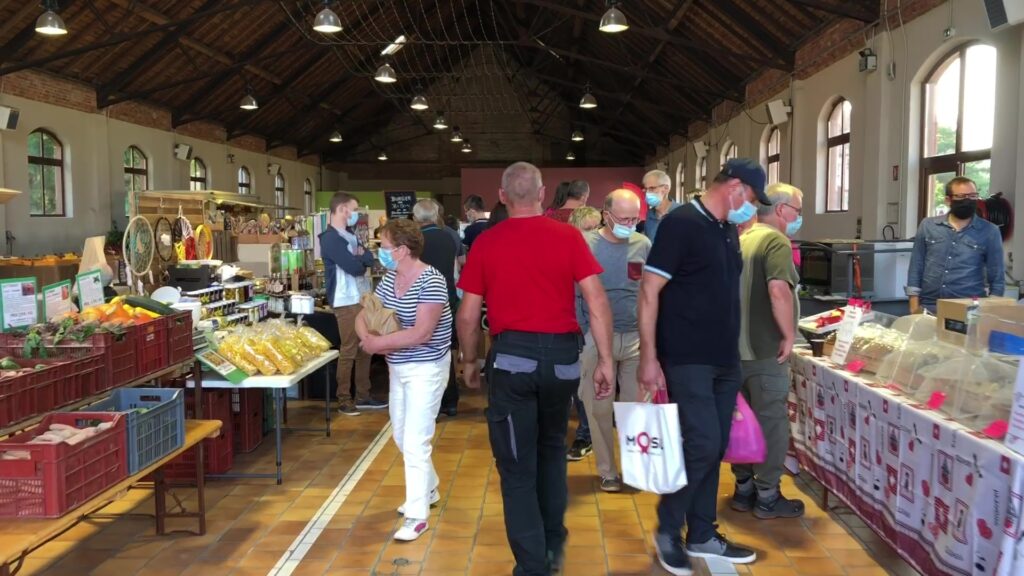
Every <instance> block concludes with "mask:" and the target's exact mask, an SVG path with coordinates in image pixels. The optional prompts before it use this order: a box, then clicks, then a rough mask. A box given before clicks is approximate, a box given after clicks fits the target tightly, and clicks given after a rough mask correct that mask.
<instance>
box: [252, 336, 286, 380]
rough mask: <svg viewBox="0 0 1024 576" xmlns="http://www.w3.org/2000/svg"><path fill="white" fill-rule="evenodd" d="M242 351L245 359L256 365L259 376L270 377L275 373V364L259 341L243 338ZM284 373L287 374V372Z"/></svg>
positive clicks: (276, 367) (276, 366)
mask: <svg viewBox="0 0 1024 576" xmlns="http://www.w3.org/2000/svg"><path fill="white" fill-rule="evenodd" d="M242 351H243V353H244V354H245V357H246V359H247V360H249V361H250V362H252V363H253V364H255V365H256V367H257V368H258V369H259V371H260V374H263V375H264V376H271V375H273V374H276V373H277V370H278V365H277V363H276V362H274V361H273V360H272V359H271V358H270V357H269V356H267V355H266V353H265V352H264V350H263V346H262V343H261V342H260V341H259V340H257V339H255V338H253V337H246V338H243V339H242ZM293 371H294V370H293ZM282 372H283V371H282ZM284 373H285V374H289V372H284Z"/></svg>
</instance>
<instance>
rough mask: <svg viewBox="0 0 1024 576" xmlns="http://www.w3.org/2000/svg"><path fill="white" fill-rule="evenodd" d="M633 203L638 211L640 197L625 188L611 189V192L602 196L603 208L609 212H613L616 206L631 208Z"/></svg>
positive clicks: (625, 208) (623, 208)
mask: <svg viewBox="0 0 1024 576" xmlns="http://www.w3.org/2000/svg"><path fill="white" fill-rule="evenodd" d="M634 204H635V205H636V210H637V213H639V212H640V197H639V196H637V195H636V194H634V193H633V191H631V190H626V189H625V188H619V189H617V190H612V192H611V194H609V195H607V196H605V198H604V209H605V210H607V211H609V212H614V211H615V208H616V207H618V208H619V209H620V210H631V209H632V206H633V205H634Z"/></svg>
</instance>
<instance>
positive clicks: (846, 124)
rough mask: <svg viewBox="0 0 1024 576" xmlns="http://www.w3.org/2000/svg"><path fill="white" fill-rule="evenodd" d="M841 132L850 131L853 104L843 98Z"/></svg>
mask: <svg viewBox="0 0 1024 576" xmlns="http://www.w3.org/2000/svg"><path fill="white" fill-rule="evenodd" d="M842 108H843V134H846V133H848V132H849V131H850V126H851V124H850V115H851V114H852V113H853V104H850V101H849V100H843V106H842Z"/></svg>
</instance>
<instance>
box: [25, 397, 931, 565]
mask: <svg viewBox="0 0 1024 576" xmlns="http://www.w3.org/2000/svg"><path fill="white" fill-rule="evenodd" d="M467 396H468V397H464V398H465V401H464V403H463V408H462V411H461V413H460V415H459V416H458V418H456V419H454V420H446V421H442V423H441V424H440V425H439V426H438V431H437V439H436V443H435V458H434V461H435V464H436V466H437V469H438V473H439V474H440V476H441V479H442V488H441V493H442V500H441V503H440V505H439V506H438V507H437V508H435V509H434V512H433V515H432V518H431V529H430V530H429V531H428V532H427V533H426V534H425V535H424V536H423V537H421V538H420V540H418V541H416V542H413V543H407V544H400V543H395V542H392V541H391V540H390V534H391V533H392V531H393V530H394V529H395V528H396V524H397V523H398V522H399V517H398V516H397V515H396V514H395V507H397V506H398V505H399V504H401V503H402V501H403V499H404V488H403V473H402V463H401V459H400V457H399V455H398V453H397V451H396V449H395V447H394V445H393V444H392V443H391V442H388V443H387V445H386V446H385V447H384V449H383V450H382V451H381V452H380V454H379V455H378V456H377V458H376V459H375V460H374V461H373V462H372V464H371V465H370V466H369V468H368V469H367V470H366V472H365V474H364V475H363V477H362V478H361V480H360V481H359V482H358V483H357V484H356V485H355V486H354V489H353V490H352V492H351V493H350V494H349V495H348V496H347V499H346V501H345V502H344V504H343V505H342V506H341V508H340V509H339V510H338V512H337V513H336V514H335V515H334V516H333V517H332V518H331V519H330V521H329V522H328V524H327V527H326V529H325V530H324V531H323V532H322V534H321V535H320V537H319V538H318V539H317V541H316V542H315V544H314V545H313V546H312V548H310V549H309V551H308V552H307V553H306V554H305V557H304V559H303V561H302V562H301V564H300V565H299V567H298V569H297V570H296V571H295V572H294V574H295V575H296V576H308V575H316V576H320V575H327V574H331V575H357V574H358V575H363V576H366V575H379V576H385V575H392V574H419V575H422V576H428V575H442V574H443V575H461V576H465V575H486V576H501V575H506V574H510V573H511V570H512V556H511V553H510V552H509V548H508V545H507V543H506V541H505V534H504V525H503V520H502V506H501V495H500V491H499V483H498V478H497V472H496V471H495V469H494V465H493V460H492V458H491V454H490V449H489V447H488V444H487V429H486V425H485V424H484V422H483V418H482V405H483V400H482V396H481V395H480V394H472V395H467ZM300 406H301V404H299V405H294V404H293V405H292V406H290V407H289V412H290V416H291V419H292V424H303V422H302V420H305V419H308V420H309V421H310V423H315V420H316V419H317V418H318V417H320V416H322V412H318V411H317V410H318V408H320V407H321V406H322V404H315V405H311V406H308V407H305V408H301V407H300ZM386 420H387V415H386V414H385V413H379V414H370V415H364V416H361V417H359V418H343V417H338V418H337V419H336V420H335V422H334V428H333V435H332V437H331V438H329V439H328V438H324V437H323V436H317V435H315V434H312V433H290V434H286V436H285V463H286V472H285V482H284V485H283V486H276V485H274V484H273V482H272V481H267V480H245V481H243V480H238V481H212V482H211V483H210V484H209V488H208V491H207V498H208V505H209V508H210V513H209V520H210V521H209V532H208V534H207V535H205V536H202V537H196V536H182V535H176V536H168V537H162V538H161V537H157V536H155V535H154V533H153V527H152V522H151V520H150V519H148V518H145V517H138V516H129V517H124V516H121V517H109V518H107V517H101V518H94V519H91V520H90V521H88V522H86V523H83V524H81V525H79V526H78V527H76V528H75V529H73V530H72V531H70V532H68V533H66V534H64V535H63V536H62V537H60V538H59V539H58V540H56V541H55V542H53V543H51V544H48V545H47V546H45V547H44V548H42V549H40V550H39V551H37V552H36V553H34V554H33V555H32V556H30V558H29V560H28V561H27V562H26V564H25V568H24V569H23V571H22V574H25V575H29V574H32V575H36V574H43V575H47V576H58V575H61V576H62V575H65V574H67V575H71V574H74V575H76V576H78V575H83V574H92V575H96V576H132V575H135V574H138V575H142V576H180V575H216V576H219V575H233V576H250V575H251V576H264V575H266V574H267V573H268V571H269V570H270V569H271V568H272V567H273V566H274V565H275V563H277V561H278V559H279V558H280V557H281V556H282V554H283V553H284V552H285V551H286V550H287V549H288V547H289V546H290V545H291V544H292V542H293V541H294V540H295V538H296V536H297V535H298V534H299V533H300V532H301V531H302V530H303V528H304V527H305V526H306V524H307V522H308V521H309V520H310V518H312V517H313V516H314V515H315V514H316V512H317V510H318V509H319V508H320V507H321V505H322V504H323V503H324V501H325V500H326V499H327V498H328V496H329V495H330V494H331V493H332V491H333V490H334V488H335V487H336V486H337V485H338V483H339V482H340V481H341V480H342V479H343V477H344V476H345V475H346V473H348V472H349V470H350V469H351V468H352V467H353V463H354V462H356V460H357V459H358V458H359V457H360V455H361V454H362V453H363V451H364V450H365V449H366V447H367V446H368V445H369V444H370V443H371V442H372V441H373V438H374V437H375V436H376V435H377V434H378V432H379V431H380V429H381V428H382V427H383V426H384V425H385V423H386ZM272 464H273V444H272V442H271V441H270V439H269V438H268V439H267V440H266V441H265V442H264V444H263V446H261V447H260V449H259V450H257V451H256V452H255V453H253V454H251V455H248V456H244V457H241V458H240V459H239V460H238V461H237V463H236V469H242V470H251V469H267V468H269V467H271V466H272ZM731 482H732V478H731V476H729V474H728V472H727V469H726V471H724V472H723V475H722V490H721V492H720V494H721V502H722V504H721V505H720V507H719V509H720V510H721V511H722V512H721V514H720V523H721V529H722V530H723V531H724V532H725V533H726V534H728V535H729V536H730V537H732V538H734V539H735V540H737V541H738V542H741V543H744V544H747V545H750V546H753V547H754V548H756V549H757V550H758V553H759V559H758V562H757V563H756V564H753V565H751V566H749V567H739V568H738V573H739V574H750V575H753V576H793V575H801V574H807V575H811V576H829V575H833V574H834V575H846V576H870V575H876V574H877V575H885V574H895V575H899V576H903V575H912V574H915V572H914V571H913V570H911V569H910V568H909V567H907V566H906V565H905V564H904V563H903V562H902V561H901V560H900V559H899V558H898V557H897V556H896V555H895V554H894V553H893V552H892V550H890V549H889V548H888V547H887V546H886V545H885V544H884V543H882V542H881V541H880V540H879V539H878V538H877V537H876V536H875V535H874V534H873V533H872V532H871V531H870V530H869V529H868V528H867V527H866V526H865V525H864V524H863V523H861V522H860V521H859V520H858V519H857V518H856V517H854V516H853V515H851V514H848V513H845V514H844V513H842V511H840V513H839V514H836V513H826V512H824V511H823V510H822V509H821V508H820V507H819V506H818V505H816V504H815V503H814V502H812V501H811V500H812V499H814V500H815V501H817V502H820V498H819V496H818V495H817V494H815V493H814V492H813V490H814V488H813V487H812V486H809V485H808V484H807V483H805V482H804V481H803V480H802V479H796V480H795V481H794V480H793V479H791V478H786V480H785V484H784V488H783V489H784V490H785V491H786V492H787V494H789V495H797V494H798V493H800V492H803V494H802V496H803V497H804V498H805V499H807V500H808V507H807V515H806V517H805V518H803V519H800V520H776V521H770V522H762V521H758V520H755V519H753V518H752V517H750V516H748V515H741V514H737V513H734V512H732V511H731V510H729V509H728V506H727V505H726V503H725V502H726V498H727V497H728V493H729V491H730V489H731ZM812 484H813V483H812ZM569 488H570V493H571V502H570V507H569V511H568V513H567V515H566V525H567V526H568V528H569V530H570V536H569V546H568V549H567V554H566V569H565V572H564V573H565V574H566V575H568V576H597V575H602V574H614V575H619V576H622V575H627V574H664V572H663V571H662V570H661V569H660V568H658V567H656V566H655V564H656V562H652V554H651V546H650V542H649V535H650V533H651V531H652V530H653V528H654V526H655V521H656V520H655V513H654V505H655V500H656V498H655V497H654V496H652V495H649V494H636V493H626V494H604V493H601V492H600V491H599V490H597V486H596V483H595V482H594V476H593V459H592V457H591V458H588V459H587V460H585V461H583V462H578V463H570V464H569ZM188 505H190V502H189V501H186V506H188ZM132 508H136V510H135V511H136V512H137V513H140V514H142V513H146V512H149V511H151V510H152V504H151V498H150V497H149V496H148V495H147V494H146V493H145V492H143V491H139V492H137V493H132V494H130V495H129V496H128V497H127V498H126V499H125V500H124V501H122V502H119V503H118V505H117V507H115V508H112V509H111V511H112V512H113V511H129V510H131V509H132ZM185 526H187V524H186V525H183V526H182V527H185ZM172 527H173V526H172ZM700 568H701V571H699V572H698V573H699V574H708V573H710V572H709V571H708V569H707V567H705V566H703V565H701V566H700ZM716 572H717V569H716Z"/></svg>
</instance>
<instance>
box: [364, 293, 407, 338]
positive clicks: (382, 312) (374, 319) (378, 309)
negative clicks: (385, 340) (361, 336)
mask: <svg viewBox="0 0 1024 576" xmlns="http://www.w3.org/2000/svg"><path fill="white" fill-rule="evenodd" d="M359 303H360V304H361V305H362V306H363V318H364V319H365V320H366V329H367V330H369V331H370V334H375V335H377V336H387V335H388V334H393V333H395V332H398V331H399V330H401V329H402V326H401V325H400V324H399V323H398V316H395V311H394V310H392V309H390V308H385V307H384V304H383V303H381V301H380V298H378V297H377V295H376V294H374V293H373V292H367V293H366V294H363V297H362V298H361V299H360V301H359Z"/></svg>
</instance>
